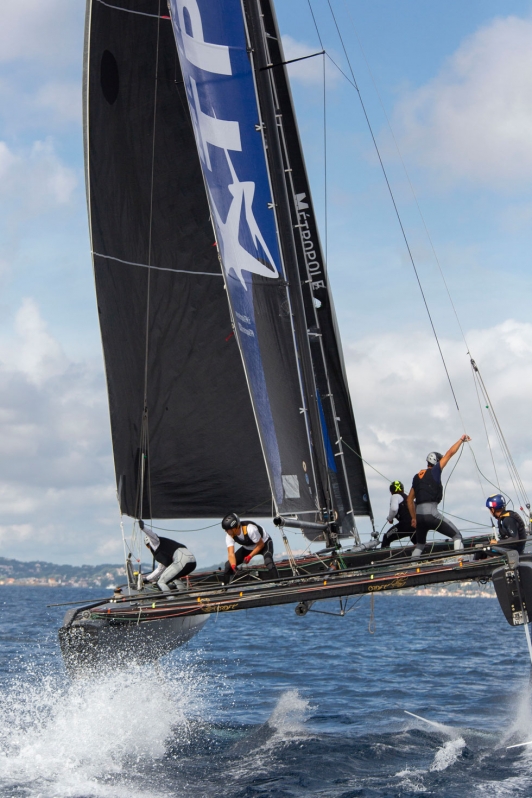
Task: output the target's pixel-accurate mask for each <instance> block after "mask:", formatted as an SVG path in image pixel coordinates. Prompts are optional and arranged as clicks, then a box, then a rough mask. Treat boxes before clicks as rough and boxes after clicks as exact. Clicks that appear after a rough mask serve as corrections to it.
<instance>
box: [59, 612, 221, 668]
mask: <svg viewBox="0 0 532 798" xmlns="http://www.w3.org/2000/svg"><path fill="white" fill-rule="evenodd" d="M109 606H110V605H109ZM106 608H107V605H104V606H103V607H99V610H100V613H105V612H106ZM124 610H126V611H129V612H131V611H132V606H131V605H130V604H128V605H126V606H124ZM116 615H117V613H116V611H114V612H113V614H112V615H111V613H109V617H108V618H106V617H101V616H100V618H96V619H95V618H94V617H91V612H90V610H89V609H87V608H81V609H76V610H69V612H67V613H66V615H65V619H64V622H63V626H62V627H61V629H60V630H59V643H60V646H61V653H62V654H63V659H64V662H65V665H66V667H67V670H68V671H69V673H70V674H71V675H72V676H80V675H83V674H84V673H88V674H90V673H91V672H95V671H102V670H115V669H117V668H123V667H126V666H130V665H132V664H133V665H135V664H142V663H146V662H154V661H156V660H158V659H159V658H160V657H162V656H164V655H165V654H169V653H170V652H171V651H173V650H174V649H176V648H179V647H180V646H182V645H184V644H185V643H187V642H188V641H189V640H191V639H192V638H193V637H194V636H195V635H196V634H198V632H200V631H201V629H202V628H203V626H204V624H205V622H206V621H207V620H208V616H195V617H184V618H183V617H181V618H175V617H174V618H163V619H160V620H149V621H139V622H138V623H131V618H128V619H127V621H125V622H121V620H120V618H117V617H116Z"/></svg>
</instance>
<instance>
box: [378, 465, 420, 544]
mask: <svg viewBox="0 0 532 798" xmlns="http://www.w3.org/2000/svg"><path fill="white" fill-rule="evenodd" d="M390 493H391V494H392V495H391V497H390V509H389V512H388V519H387V520H388V523H389V524H393V526H391V527H390V528H389V529H387V530H386V532H385V533H384V537H383V539H382V544H381V548H383V549H387V548H389V547H390V545H391V543H392V541H393V540H400V539H401V538H411V539H412V540H413V538H414V535H415V534H416V528H415V527H414V526H412V516H411V515H410V510H409V509H408V504H407V495H406V493H405V488H404V485H403V483H402V482H399V480H398V479H396V480H395V482H392V484H391V485H390ZM394 521H395V523H394Z"/></svg>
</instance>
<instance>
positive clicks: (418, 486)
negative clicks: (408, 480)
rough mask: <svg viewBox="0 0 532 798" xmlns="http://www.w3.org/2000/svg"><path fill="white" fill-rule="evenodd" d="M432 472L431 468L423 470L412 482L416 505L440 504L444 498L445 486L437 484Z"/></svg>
mask: <svg viewBox="0 0 532 798" xmlns="http://www.w3.org/2000/svg"><path fill="white" fill-rule="evenodd" d="M431 471H432V469H431V468H427V469H423V471H420V472H419V474H416V476H415V477H414V479H413V480H412V487H413V488H414V494H415V497H416V504H428V503H432V502H435V503H436V504H439V503H440V502H441V500H442V498H443V485H442V484H441V482H439V483H438V482H436V480H435V479H434V477H433V476H432V474H431Z"/></svg>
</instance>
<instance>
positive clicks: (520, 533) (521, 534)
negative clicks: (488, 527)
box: [497, 510, 526, 540]
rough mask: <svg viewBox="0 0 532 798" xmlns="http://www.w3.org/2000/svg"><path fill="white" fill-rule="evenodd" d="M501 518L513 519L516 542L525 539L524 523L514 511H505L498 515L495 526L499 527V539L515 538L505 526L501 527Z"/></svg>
mask: <svg viewBox="0 0 532 798" xmlns="http://www.w3.org/2000/svg"><path fill="white" fill-rule="evenodd" d="M503 518H513V519H514V521H515V524H516V526H517V539H518V540H524V539H525V538H526V528H525V522H524V521H523V519H522V518H521V516H520V515H519V513H516V512H515V510H506V512H505V513H502V515H500V516H499V517H498V519H497V525H498V527H499V536H500V537H501V538H503V539H504V538H513V537H515V536H514V535H512V533H511V532H510V530H509V529H508V528H507V527H506V526H504V525H503Z"/></svg>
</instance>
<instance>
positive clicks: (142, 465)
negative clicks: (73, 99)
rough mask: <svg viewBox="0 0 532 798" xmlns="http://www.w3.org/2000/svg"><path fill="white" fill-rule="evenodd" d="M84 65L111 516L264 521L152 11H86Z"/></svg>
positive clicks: (225, 315) (214, 267)
mask: <svg viewBox="0 0 532 798" xmlns="http://www.w3.org/2000/svg"><path fill="white" fill-rule="evenodd" d="M163 15H166V18H165V17H164V16H163ZM85 64H86V74H85V101H84V107H85V156H86V171H87V195H88V206H89V218H90V233H91V245H92V250H93V253H94V255H93V257H94V272H95V279H96V289H97V300H98V313H99V319H100V325H101V331H102V341H103V348H104V355H105V369H106V376H107V384H108V391H109V405H110V415H111V429H112V439H113V450H114V459H115V469H116V477H117V486H118V487H119V488H120V501H121V508H122V511H123V512H124V513H126V514H128V515H130V516H138V515H140V513H141V512H142V513H143V514H144V516H145V517H148V516H150V515H152V516H154V517H160V518H183V517H212V516H220V515H224V514H225V513H226V512H228V511H229V510H233V509H236V510H237V511H238V510H240V511H241V512H244V511H251V510H252V511H253V514H255V515H270V514H271V494H270V487H269V483H268V478H267V473H266V469H265V467H264V458H263V456H262V451H261V446H260V441H259V437H258V435H257V429H256V424H255V419H254V415H253V410H252V407H251V403H250V401H249V394H248V390H247V386H246V380H245V376H244V371H243V369H242V361H241V357H240V354H239V351H238V347H237V344H236V341H235V339H234V336H233V335H232V326H231V318H230V315H229V310H228V306H227V297H226V291H225V290H224V281H223V277H222V274H221V271H220V264H219V260H218V254H217V250H216V247H215V246H214V236H213V232H212V225H211V221H210V211H209V206H208V204H207V200H206V197H205V189H204V185H203V178H202V173H201V169H200V163H199V158H198V156H197V151H196V145H195V142H194V136H193V131H192V124H191V120H190V115H189V112H188V108H187V102H186V98H185V92H184V87H183V83H182V76H181V72H180V68H179V61H178V57H177V52H176V47H175V42H174V37H173V33H172V26H171V23H170V19H169V17H168V11H167V9H166V6H165V5H163V4H162V3H160V2H159V1H158V0H114V1H113V2H106V3H104V2H100V1H99V0H92V2H89V3H88V8H87V29H86V56H85ZM145 399H146V402H145ZM145 404H146V406H147V418H146V412H145ZM143 419H144V421H143ZM146 421H147V426H148V436H147V438H146V436H145V435H143V427H145V426H146ZM142 471H144V485H145V490H144V493H143V495H142V496H141V495H140V494H139V489H140V482H141V477H142Z"/></svg>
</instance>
